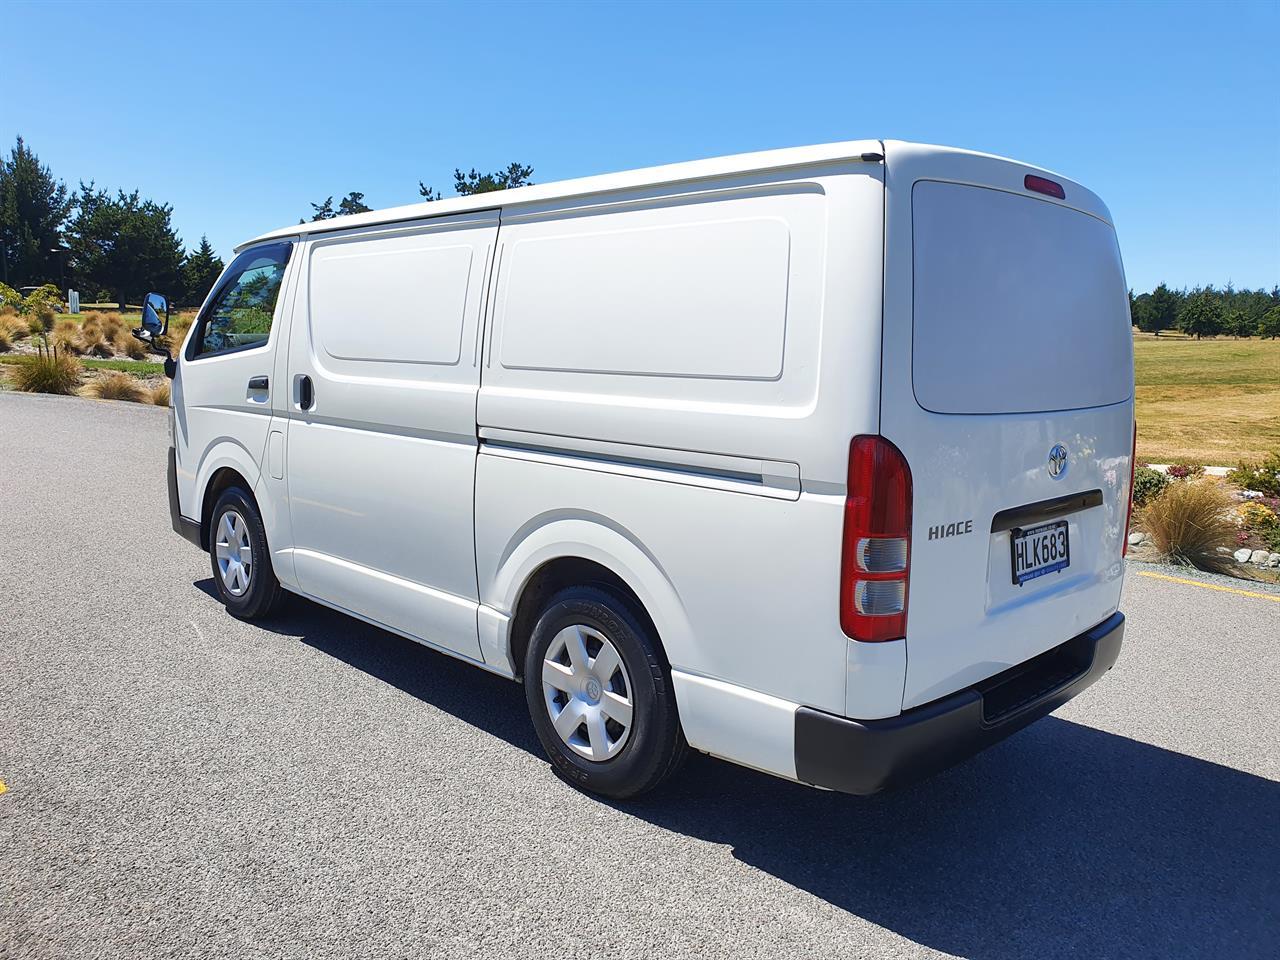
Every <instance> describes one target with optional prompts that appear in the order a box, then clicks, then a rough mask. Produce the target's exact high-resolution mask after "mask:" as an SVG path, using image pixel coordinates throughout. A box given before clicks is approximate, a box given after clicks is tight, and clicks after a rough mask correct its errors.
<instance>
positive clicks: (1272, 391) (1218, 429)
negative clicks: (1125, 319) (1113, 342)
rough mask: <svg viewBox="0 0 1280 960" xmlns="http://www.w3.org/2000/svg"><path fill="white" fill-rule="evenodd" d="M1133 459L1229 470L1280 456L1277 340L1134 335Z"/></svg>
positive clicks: (1278, 341)
mask: <svg viewBox="0 0 1280 960" xmlns="http://www.w3.org/2000/svg"><path fill="white" fill-rule="evenodd" d="M1133 353H1134V368H1135V369H1134V376H1135V379H1136V382H1137V398H1136V399H1137V412H1138V459H1139V460H1146V461H1148V462H1149V463H1171V462H1174V461H1178V460H1189V461H1192V462H1195V463H1203V464H1209V465H1214V466H1219V465H1221V466H1234V465H1235V464H1236V463H1237V462H1238V461H1239V460H1241V459H1254V460H1257V459H1261V457H1262V456H1263V454H1265V453H1266V452H1267V451H1269V450H1280V340H1230V339H1226V338H1222V339H1217V340H1199V341H1197V340H1191V339H1187V338H1180V337H1171V336H1169V335H1167V334H1164V335H1161V336H1159V337H1153V336H1150V335H1147V334H1138V335H1137V336H1135V337H1134V341H1133Z"/></svg>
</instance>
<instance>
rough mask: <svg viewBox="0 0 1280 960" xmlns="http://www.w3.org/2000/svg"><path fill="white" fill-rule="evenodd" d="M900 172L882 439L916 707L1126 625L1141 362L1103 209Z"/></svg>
mask: <svg viewBox="0 0 1280 960" xmlns="http://www.w3.org/2000/svg"><path fill="white" fill-rule="evenodd" d="M886 167H887V170H886V180H887V184H888V187H887V193H888V197H887V208H886V269H885V318H884V324H885V329H884V373H883V393H882V407H881V433H882V434H883V435H884V436H885V437H886V438H888V439H889V440H890V441H891V442H892V443H894V444H895V445H896V446H897V447H898V448H899V449H900V450H901V451H902V452H903V454H904V455H905V456H906V458H907V461H908V463H909V464H910V467H911V472H912V479H913V488H914V498H913V504H914V508H913V519H912V543H911V563H910V584H909V594H908V596H909V602H908V616H907V627H906V637H907V678H906V686H905V689H904V695H903V706H904V708H910V707H913V706H918V705H920V704H922V703H927V702H929V701H931V700H935V699H937V698H938V697H941V696H944V695H946V694H947V693H950V692H952V691H954V690H957V689H959V688H961V687H964V686H967V685H970V684H972V683H975V682H977V681H979V680H982V679H985V678H986V677H989V676H991V675H993V674H995V673H999V672H1000V671H1002V670H1005V669H1007V668H1008V667H1010V666H1013V665H1014V664H1017V663H1021V662H1022V661H1024V660H1027V659H1029V658H1031V657H1033V656H1035V655H1037V654H1039V653H1042V652H1044V651H1045V650H1047V649H1049V648H1051V647H1054V646H1056V645H1058V644H1060V643H1063V642H1064V641H1066V640H1068V639H1070V638H1071V637H1074V636H1076V635H1077V634H1079V633H1081V632H1083V631H1084V630H1087V629H1088V628H1089V627H1092V626H1094V625H1095V624H1097V623H1099V622H1100V621H1102V620H1104V619H1105V618H1106V617H1108V616H1110V615H1111V613H1113V612H1114V611H1115V610H1116V608H1117V606H1118V604H1119V600H1120V590H1121V584H1122V579H1123V572H1124V567H1123V562H1122V559H1121V554H1122V545H1123V540H1124V536H1125V524H1126V518H1127V511H1128V497H1129V484H1130V459H1131V456H1132V442H1133V344H1132V334H1131V329H1130V323H1129V313H1128V299H1127V294H1126V290H1127V287H1126V284H1125V280H1124V270H1123V266H1122V264H1121V261H1120V253H1119V248H1118V247H1117V244H1116V237H1115V231H1114V229H1113V227H1112V225H1111V222H1110V216H1109V214H1108V212H1107V210H1106V207H1105V206H1103V204H1102V203H1101V202H1100V201H1099V200H1098V199H1097V197H1095V196H1094V195H1093V194H1092V193H1090V192H1089V191H1087V190H1085V189H1084V188H1083V187H1080V186H1079V185H1077V184H1074V183H1071V182H1070V181H1067V180H1064V179H1063V178H1061V177H1058V176H1056V175H1053V174H1048V173H1046V172H1045V171H1042V170H1035V169H1033V168H1030V167H1026V166H1023V165H1021V164H1016V163H1013V162H1011V161H1007V160H1001V159H998V158H995V157H986V156H982V155H978V154H970V153H964V152H962V151H956V150H946V149H943V148H935V147H923V146H918V145H907V144H895V143H888V144H886ZM1046 191H1048V192H1046ZM1056 194H1061V196H1058V195H1056Z"/></svg>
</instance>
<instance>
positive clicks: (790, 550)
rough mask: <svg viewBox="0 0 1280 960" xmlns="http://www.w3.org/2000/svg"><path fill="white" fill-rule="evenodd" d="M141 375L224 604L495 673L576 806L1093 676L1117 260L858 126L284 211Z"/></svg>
mask: <svg viewBox="0 0 1280 960" xmlns="http://www.w3.org/2000/svg"><path fill="white" fill-rule="evenodd" d="M153 302H154V305H155V307H156V308H157V309H149V310H148V311H147V321H146V324H145V327H146V329H147V330H148V331H150V333H151V334H154V335H158V334H160V333H162V332H163V329H164V324H163V323H162V322H161V320H160V319H159V317H158V312H162V311H163V309H164V304H163V301H162V300H161V299H160V298H154V300H153ZM145 335H146V334H145V333H144V336H145ZM171 366H172V367H173V370H174V374H175V380H174V388H173V449H172V450H171V451H170V453H169V488H170V489H169V494H170V507H171V511H172V514H173V524H174V529H175V530H177V531H178V532H180V533H182V534H183V535H184V536H186V537H187V538H188V539H190V540H191V541H192V542H193V543H196V544H198V545H199V546H200V547H201V548H202V549H205V550H207V551H209V553H210V556H211V560H212V568H213V580H214V584H215V586H216V587H217V590H218V592H219V594H220V595H221V597H222V599H223V601H224V602H225V604H226V606H227V609H228V610H229V611H230V612H231V613H232V614H233V615H235V616H239V617H243V618H253V617H258V616H262V615H263V614H265V613H266V612H267V611H268V610H269V609H270V608H271V605H272V602H273V601H274V600H275V599H276V597H277V596H278V595H279V592H280V590H281V589H282V588H283V589H285V590H289V591H291V592H294V593H297V594H301V595H303V596H305V597H309V598H311V599H312V600H315V601H317V602H319V603H322V604H325V605H327V606H330V607H333V608H334V609H336V610H340V611H342V612H344V613H347V614H350V615H351V616H354V617H358V618H360V619H363V620H367V621H369V622H370V623H374V624H377V625H378V626H380V627H383V628H385V629H387V630H391V631H394V632H395V633H398V634H401V635H403V636H405V637H409V638H411V639H413V640H416V641H418V642H420V643H423V644H426V645H427V646H430V647H432V648H433V649H436V650H439V651H441V652H444V653H447V654H450V655H453V656H456V657H459V658H461V659H464V660H467V661H469V662H471V663H474V664H475V665H476V666H479V667H482V668H484V669H487V670H491V671H493V672H495V673H499V674H502V675H503V676H506V677H512V678H515V679H517V680H521V681H523V683H524V688H525V691H526V693H527V699H528V704H529V709H530V712H531V714H532V718H533V724H534V727H535V728H536V730H537V733H538V736H539V738H540V739H541V742H542V744H543V746H544V747H545V748H546V751H547V754H548V755H549V757H550V758H551V761H552V764H553V765H554V767H555V770H556V771H557V772H558V773H559V774H560V775H561V776H563V777H564V778H565V779H566V780H568V781H569V782H571V783H573V784H574V785H576V786H579V787H582V788H585V789H587V790H590V791H595V792H598V793H600V794H605V795H608V796H612V797H626V796H631V795H635V794H638V793H641V792H642V791H645V790H648V789H650V788H652V787H653V786H655V785H656V784H658V783H659V782H660V781H661V780H662V779H663V778H665V777H666V776H668V775H669V774H670V773H671V772H672V771H673V770H674V769H675V768H676V767H677V765H678V763H679V761H680V760H681V758H682V757H683V756H684V755H685V754H686V752H687V751H688V749H690V748H692V749H694V750H699V751H703V752H706V753H709V754H713V755H715V756H717V757H722V758H724V759H727V760H731V761H733V762H735V763H740V764H744V765H746V766H749V767H753V768H755V769H757V770H762V771H765V772H768V773H771V774H776V775H778V776H781V777H786V778H788V779H791V780H796V781H800V782H802V783H808V784H813V785H816V786H819V787H826V788H832V789H836V790H843V791H848V792H852V793H863V794H865V793H872V792H875V791H877V790H880V789H882V788H885V787H887V786H891V785H896V784H900V783H904V782H907V781H909V780H912V779H915V778H918V777H920V776H922V775H925V774H928V773H930V772H932V771H935V770H938V769H940V768H942V767H944V766H947V765H949V764H951V763H953V762H955V761H956V760H958V759H960V758H963V757H966V756H968V755H971V754H972V753H974V752H976V751H977V750H979V749H981V748H983V747H984V746H987V745H989V744H991V743H993V742H995V741H997V740H1000V739H1001V738H1003V737H1005V736H1008V735H1009V734H1010V733H1012V732H1014V731H1015V730H1017V729H1019V728H1021V727H1022V726H1024V725H1026V724H1027V723H1029V722H1031V721H1032V720H1034V719H1036V718H1038V717H1040V716H1043V715H1044V714H1046V713H1048V712H1049V711H1050V710H1052V709H1054V708H1055V707H1057V706H1059V705H1060V704H1062V703H1064V702H1065V701H1066V700H1068V699H1070V698H1071V697H1073V696H1075V695H1076V694H1077V693H1079V692H1080V691H1082V690H1083V689H1084V688H1085V687H1087V686H1089V685H1090V684H1091V683H1092V682H1093V681H1094V680H1096V679H1097V678H1098V677H1099V676H1101V675H1102V674H1103V673H1104V672H1106V670H1108V669H1109V668H1110V667H1111V665H1112V664H1113V663H1114V662H1115V659H1116V657H1117V655H1118V653H1119V649H1120V643H1121V637H1122V634H1123V629H1124V627H1123V624H1124V618H1123V616H1122V615H1121V614H1120V613H1118V612H1117V608H1118V604H1119V602H1120V592H1121V586H1122V583H1123V577H1124V563H1123V561H1122V555H1123V552H1124V547H1125V543H1126V527H1127V522H1128V510H1129V492H1130V487H1131V485H1132V479H1131V469H1132V459H1133V458H1132V451H1133V446H1132V445H1133V436H1134V409H1133V354H1132V342H1131V334H1130V325H1129V314H1128V301H1127V297H1126V285H1125V279H1124V273H1123V268H1122V266H1121V261H1120V252H1119V249H1118V247H1117V245H1116V236H1115V232H1114V230H1113V228H1112V224H1111V218H1110V215H1109V214H1108V212H1107V208H1106V207H1105V206H1104V205H1103V204H1102V202H1101V201H1100V200H1099V199H1098V198H1097V197H1096V196H1095V195H1094V194H1092V193H1090V192H1089V191H1088V190H1086V189H1085V188H1084V187H1082V186H1080V185H1078V184H1076V183H1073V182H1071V181H1069V180H1066V179H1064V178H1063V177H1060V176H1058V175H1056V174H1051V173H1047V172H1046V171H1043V170H1039V169H1036V168H1033V167H1029V166H1026V165H1024V164H1020V163H1015V162H1013V161H1010V160H1004V159H1000V158H997V157H991V156H984V155H981V154H976V153H969V152H965V151H961V150H954V149H946V148H941V147H934V146H922V145H917V144H908V143H899V142H892V141H879V140H868V141H861V142H852V143H837V144H831V145H827V146H816V147H803V148H798V149H790V150H779V151H772V152H767V153H757V154H749V155H745V156H737V157H727V158H722V159H715V160H704V161H698V162H694V163H685V164H677V165H674V166H667V167H658V168H654V169H649V170H639V171H634V172H630V173H620V174H614V175H609V176H601V177H592V178H588V179H583V180H574V181H568V182H564V183H555V184H544V185H538V186H532V187H526V188H522V189H518V190H509V191H505V192H501V193H489V194H483V195H479V196H472V197H460V198H456V199H450V200H441V201H437V202H433V203H420V204H415V205H413V206H407V207H399V208H396V209H392V210H384V211H379V212H373V213H364V214H358V215H356V216H350V217H340V218H338V219H334V220H328V221H324V222H319V223H306V224H299V225H297V226H290V227H286V228H284V229H281V230H277V231H274V232H271V233H268V234H264V235H263V236H261V237H259V238H257V239H256V240H252V241H250V242H249V243H246V244H244V245H243V246H242V247H240V248H239V252H238V256H237V257H236V259H235V260H234V262H232V263H231V265H230V266H229V267H228V268H227V270H226V272H225V273H224V274H223V276H222V278H221V279H220V280H219V282H218V284H217V285H216V286H215V288H214V290H213V292H212V293H211V294H210V296H209V298H208V300H207V301H206V302H205V304H204V306H203V308H202V310H201V311H200V314H199V317H198V320H197V322H196V323H195V325H194V326H193V327H192V329H191V332H190V335H189V336H188V337H187V340H186V342H185V343H184V344H183V347H182V350H181V355H180V356H179V357H178V358H177V362H176V364H173V365H171Z"/></svg>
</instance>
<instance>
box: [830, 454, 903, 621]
mask: <svg viewBox="0 0 1280 960" xmlns="http://www.w3.org/2000/svg"><path fill="white" fill-rule="evenodd" d="M848 479H849V488H848V493H847V494H846V495H845V501H844V546H843V551H842V553H843V555H842V557H841V568H840V626H841V628H842V629H843V630H844V632H845V634H847V635H848V636H849V637H852V638H853V639H854V640H864V641H869V642H873V641H880V640H896V639H898V638H899V637H904V636H906V633H907V600H908V596H907V587H908V581H909V580H910V573H911V468H910V467H909V466H907V460H906V458H905V457H904V456H903V455H902V452H901V451H900V450H899V449H898V448H897V447H895V446H894V445H893V444H892V443H890V442H889V441H888V440H886V439H884V437H870V436H862V437H854V438H853V442H852V443H851V444H850V445H849V478H848Z"/></svg>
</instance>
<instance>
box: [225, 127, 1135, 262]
mask: <svg viewBox="0 0 1280 960" xmlns="http://www.w3.org/2000/svg"><path fill="white" fill-rule="evenodd" d="M902 147H906V148H908V149H909V150H910V151H911V152H912V153H916V154H923V155H933V154H944V153H945V154H952V155H963V156H968V157H983V158H987V159H991V160H998V161H1001V162H1002V163H1009V164H1016V165H1017V166H1018V167H1020V168H1022V169H1025V170H1033V171H1037V172H1041V173H1049V174H1051V175H1052V176H1054V177H1055V178H1057V179H1060V180H1062V181H1063V182H1065V183H1070V184H1071V185H1072V186H1073V187H1075V188H1080V189H1081V190H1082V191H1083V194H1082V195H1079V196H1081V197H1082V203H1083V206H1079V207H1078V209H1084V210H1086V211H1087V212H1090V213H1092V214H1093V215H1094V216H1099V217H1101V218H1102V219H1104V220H1106V221H1107V222H1108V223H1110V214H1109V213H1108V212H1107V209H1106V206H1105V205H1104V204H1103V203H1102V201H1101V200H1100V199H1098V197H1097V196H1096V195H1095V194H1093V193H1092V191H1089V190H1086V189H1084V188H1082V187H1080V185H1079V184H1078V183H1075V182H1074V181H1071V180H1069V179H1068V178H1066V177H1062V176H1061V174H1057V173H1054V172H1053V171H1051V170H1043V169H1041V168H1038V167H1034V166H1031V165H1029V164H1025V163H1022V162H1021V161H1017V160H1010V159H1008V158H1006V157H997V156H994V155H993V154H986V153H978V152H975V151H970V150H961V149H958V148H955V147H942V146H934V145H932V144H921V143H906V142H904V141H895V140H889V141H882V140H843V141H840V142H839V143H821V144H815V145H813V146H807V147H787V148H785V149H781V150H761V151H757V152H755V153H739V154H734V155H732V156H727V157H711V158H709V159H706V160H690V161H687V162H684V163H669V164H664V165H662V166H658V167H642V168H640V169H638V170H624V171H621V172H619V173H604V174H600V175H598V176H594V177H580V178H578V179H576V180H557V181H554V182H552V183H538V184H534V185H533V186H529V187H517V188H516V189H514V190H501V191H496V192H492V193H478V194H473V195H472V196H469V197H450V198H448V199H445V200H429V201H423V202H422V203H411V204H407V205H405V206H402V207H388V208H386V209H384V210H371V211H369V212H368V213H356V214H352V215H350V216H346V217H333V218H332V219H330V220H313V221H308V222H306V223H299V224H295V225H293V226H289V227H281V228H280V229H279V230H272V231H270V232H268V233H264V234H262V235H261V236H258V237H254V238H253V239H252V240H248V241H245V242H244V243H242V244H240V245H239V246H238V247H236V253H239V252H240V251H241V250H244V249H245V248H246V247H250V246H253V245H254V244H256V243H263V242H266V241H269V240H281V239H285V238H289V237H298V236H309V235H311V234H316V233H330V232H333V231H335V230H349V229H352V228H355V227H371V226H377V225H379V224H384V223H397V222H401V221H410V220H422V219H425V218H428V217H444V216H450V215H454V214H460V213H472V212H474V211H478V210H494V209H497V208H498V207H502V208H504V209H507V208H511V207H516V206H530V205H534V204H539V203H550V202H555V201H560V200H566V199H570V198H573V197H587V196H591V195H593V194H602V193H611V192H615V191H619V190H643V189H644V188H646V187H654V186H659V185H665V184H672V183H682V182H684V183H687V182H692V181H697V180H705V179H709V178H712V177H723V176H732V175H734V174H752V173H761V172H764V171H769V170H781V169H785V168H787V167H799V166H811V165H813V164H815V163H839V162H849V161H859V160H877V161H878V160H881V159H883V157H884V154H885V153H886V150H887V149H888V148H894V149H897V148H902ZM1072 205H1073V206H1074V205H1075V204H1072Z"/></svg>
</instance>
